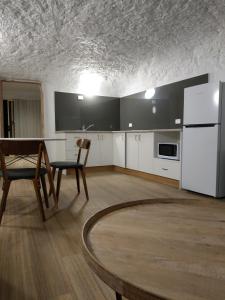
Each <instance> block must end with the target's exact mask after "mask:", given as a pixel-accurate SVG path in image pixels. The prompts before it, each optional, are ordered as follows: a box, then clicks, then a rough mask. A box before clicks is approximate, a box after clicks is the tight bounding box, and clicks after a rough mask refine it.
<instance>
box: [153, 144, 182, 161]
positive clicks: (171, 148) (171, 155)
mask: <svg viewBox="0 0 225 300" xmlns="http://www.w3.org/2000/svg"><path fill="white" fill-rule="evenodd" d="M158 157H159V158H167V159H178V144H174V143H159V144H158Z"/></svg>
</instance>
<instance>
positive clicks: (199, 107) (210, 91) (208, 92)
mask: <svg viewBox="0 0 225 300" xmlns="http://www.w3.org/2000/svg"><path fill="white" fill-rule="evenodd" d="M219 122H220V120H219V85H218V88H216V87H215V86H214V85H212V84H208V83H206V84H201V85H196V86H192V87H189V88H186V89H184V125H188V124H216V123H219Z"/></svg>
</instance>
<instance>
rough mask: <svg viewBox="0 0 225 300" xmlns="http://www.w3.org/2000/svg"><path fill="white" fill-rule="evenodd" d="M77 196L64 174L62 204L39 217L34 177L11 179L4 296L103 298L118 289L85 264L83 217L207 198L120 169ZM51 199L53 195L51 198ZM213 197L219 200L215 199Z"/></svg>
mask: <svg viewBox="0 0 225 300" xmlns="http://www.w3.org/2000/svg"><path fill="white" fill-rule="evenodd" d="M87 183H88V188H89V195H90V200H89V202H87V201H86V199H85V195H84V191H83V188H82V190H81V194H80V195H79V196H76V186H75V179H74V177H73V176H66V177H65V176H64V177H63V178H62V187H61V195H60V208H59V210H58V211H57V212H52V211H51V210H49V211H48V212H47V216H48V220H47V221H46V222H45V223H42V222H41V219H40V216H39V210H38V207H37V202H36V199H35V195H34V191H33V186H32V184H31V183H30V182H27V181H20V182H13V183H12V186H11V190H10V194H9V199H8V204H7V208H6V212H5V215H4V216H3V221H2V225H1V227H0V299H1V300H2V299H4V300H10V299H12V300H17V299H23V300H25V299H27V300H33V299H41V300H45V299H46V300H53V299H54V300H76V299H79V300H101V299H102V300H103V299H107V300H110V299H115V295H114V293H113V292H112V291H111V289H110V288H108V287H107V286H106V285H105V284H104V283H102V282H101V281H100V280H99V279H98V278H97V277H95V275H94V274H93V273H92V271H91V270H90V269H89V267H88V266H87V264H86V262H85V261H84V258H83V255H82V249H81V231H82V227H83V224H84V222H85V221H86V220H87V218H88V217H90V216H91V215H92V214H94V213H95V212H97V211H99V210H101V209H103V208H105V207H107V206H110V205H112V204H116V203H120V202H125V201H131V200H138V199H148V198H168V197H175V198H192V199H193V198H196V199H199V201H201V199H203V197H201V196H199V195H197V194H194V193H188V192H185V191H181V190H178V189H176V188H173V187H169V186H166V185H161V184H158V183H154V182H149V181H146V180H143V179H140V178H136V177H133V176H128V175H124V174H119V173H110V172H106V173H96V174H90V175H89V176H88V178H87ZM51 201H52V199H51ZM212 201H216V200H214V199H212Z"/></svg>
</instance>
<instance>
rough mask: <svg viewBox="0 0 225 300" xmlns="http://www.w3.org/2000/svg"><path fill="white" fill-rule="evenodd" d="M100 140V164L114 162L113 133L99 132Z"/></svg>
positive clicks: (108, 164)
mask: <svg viewBox="0 0 225 300" xmlns="http://www.w3.org/2000/svg"><path fill="white" fill-rule="evenodd" d="M99 141H100V166H110V165H112V164H113V141H112V133H101V134H99Z"/></svg>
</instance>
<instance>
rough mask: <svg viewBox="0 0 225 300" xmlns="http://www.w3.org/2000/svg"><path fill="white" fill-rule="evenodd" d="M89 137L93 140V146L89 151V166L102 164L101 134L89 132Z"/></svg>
mask: <svg viewBox="0 0 225 300" xmlns="http://www.w3.org/2000/svg"><path fill="white" fill-rule="evenodd" d="M87 139H89V140H91V147H90V151H89V156H88V161H87V166H88V167H95V166H100V165H101V163H100V162H101V156H100V140H99V134H97V133H87Z"/></svg>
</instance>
